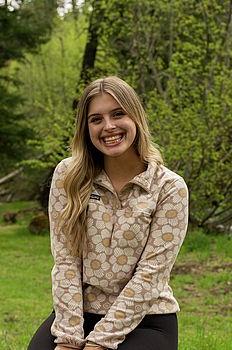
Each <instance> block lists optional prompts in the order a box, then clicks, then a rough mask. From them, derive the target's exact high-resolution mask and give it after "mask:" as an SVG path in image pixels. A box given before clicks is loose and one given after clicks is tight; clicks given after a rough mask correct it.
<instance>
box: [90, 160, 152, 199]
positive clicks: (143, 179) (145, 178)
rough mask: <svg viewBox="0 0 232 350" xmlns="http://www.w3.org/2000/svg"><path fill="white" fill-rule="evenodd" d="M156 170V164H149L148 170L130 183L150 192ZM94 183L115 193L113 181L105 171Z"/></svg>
mask: <svg viewBox="0 0 232 350" xmlns="http://www.w3.org/2000/svg"><path fill="white" fill-rule="evenodd" d="M156 168H157V165H156V164H155V163H148V166H147V169H146V170H145V171H144V172H142V173H140V174H138V175H136V176H135V177H134V178H133V179H132V180H130V181H129V182H128V183H132V184H136V185H138V186H140V187H142V188H143V189H144V190H145V191H146V192H149V191H150V189H151V184H152V181H153V178H154V174H155V171H156ZM93 182H94V183H95V184H97V185H100V186H103V187H106V188H108V189H110V190H111V191H112V190H113V191H114V189H113V186H112V184H111V181H110V179H109V177H108V176H107V174H106V172H105V171H104V170H102V171H101V172H100V173H99V174H98V175H97V176H96V177H95V179H94V181H93Z"/></svg>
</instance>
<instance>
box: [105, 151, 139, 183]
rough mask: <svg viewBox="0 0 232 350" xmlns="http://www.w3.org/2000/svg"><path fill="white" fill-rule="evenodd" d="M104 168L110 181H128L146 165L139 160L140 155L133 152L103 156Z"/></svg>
mask: <svg viewBox="0 0 232 350" xmlns="http://www.w3.org/2000/svg"><path fill="white" fill-rule="evenodd" d="M104 169H105V172H106V173H107V175H108V177H109V178H110V180H111V181H114V180H116V181H123V182H124V181H125V182H127V181H130V180H131V179H133V177H134V176H136V175H138V174H140V173H141V172H143V171H145V169H146V165H145V164H144V163H143V162H142V161H141V159H140V157H139V156H138V155H137V154H136V153H135V152H133V153H132V154H130V157H128V155H121V156H120V157H115V158H113V157H105V158H104Z"/></svg>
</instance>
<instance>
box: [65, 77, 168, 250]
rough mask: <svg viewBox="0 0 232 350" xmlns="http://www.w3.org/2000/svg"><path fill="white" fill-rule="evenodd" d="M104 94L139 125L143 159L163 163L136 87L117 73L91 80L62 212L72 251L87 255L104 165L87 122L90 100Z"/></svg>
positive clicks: (81, 111)
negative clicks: (90, 217)
mask: <svg viewBox="0 0 232 350" xmlns="http://www.w3.org/2000/svg"><path fill="white" fill-rule="evenodd" d="M101 93H108V94H110V95H111V96H112V97H113V98H114V99H115V100H116V101H117V102H118V103H119V105H120V106H121V107H122V109H123V110H124V111H125V112H126V113H127V115H128V116H129V117H130V118H131V119H132V120H133V121H134V123H135V124H136V128H137V135H136V139H135V142H134V147H135V149H136V150H137V152H138V154H139V156H140V159H141V161H142V162H155V163H157V164H162V163H163V160H162V157H161V154H160V152H159V150H158V149H157V147H156V146H155V145H154V144H153V143H152V141H151V135H150V132H149V129H148V124H147V118H146V114H145V111H144V109H143V107H142V105H141V102H140V100H139V98H138V96H137V94H136V92H135V91H134V90H133V88H132V87H131V86H130V85H128V84H127V83H126V82H125V81H123V80H122V79H120V78H118V77H115V76H109V77H106V78H102V79H97V80H95V81H93V82H92V83H90V84H89V85H88V86H87V87H86V88H85V90H84V92H83V94H82V96H81V98H80V101H79V103H78V110H77V118H76V131H75V135H74V138H73V141H72V160H71V163H70V165H69V166H68V169H67V172H66V174H65V179H64V189H65V191H66V193H67V205H66V207H65V209H64V210H63V212H62V213H61V226H62V225H65V232H66V234H67V236H68V241H69V242H70V247H71V248H72V252H73V254H77V255H78V256H81V255H82V254H83V249H84V246H85V231H86V227H85V225H86V211H87V207H88V201H89V198H90V195H91V192H92V187H93V180H94V177H95V176H96V175H97V173H98V172H99V171H100V170H101V169H102V167H103V156H102V154H101V153H100V152H99V151H98V150H97V149H96V148H95V147H94V146H93V145H92V143H91V141H90V137H89V132H88V124H87V113H88V107H89V103H90V101H91V100H92V99H93V98H94V96H96V95H99V94H101Z"/></svg>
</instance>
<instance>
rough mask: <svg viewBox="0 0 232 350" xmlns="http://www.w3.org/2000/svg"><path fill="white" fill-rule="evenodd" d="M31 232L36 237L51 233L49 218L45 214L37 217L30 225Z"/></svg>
mask: <svg viewBox="0 0 232 350" xmlns="http://www.w3.org/2000/svg"><path fill="white" fill-rule="evenodd" d="M28 228H29V231H30V232H31V233H33V234H35V235H41V234H44V233H47V232H48V231H49V220H48V216H47V215H46V214H44V213H40V214H38V215H36V216H35V217H34V218H33V219H32V220H31V222H30V224H29V227H28Z"/></svg>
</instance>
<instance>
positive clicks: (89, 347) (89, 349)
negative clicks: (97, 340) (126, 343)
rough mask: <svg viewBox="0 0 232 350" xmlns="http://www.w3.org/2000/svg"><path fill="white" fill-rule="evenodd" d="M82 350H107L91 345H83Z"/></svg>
mask: <svg viewBox="0 0 232 350" xmlns="http://www.w3.org/2000/svg"><path fill="white" fill-rule="evenodd" d="M83 350H107V349H106V348H103V347H102V346H101V345H98V346H92V345H90V344H89V345H85V347H84V349H83Z"/></svg>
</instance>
